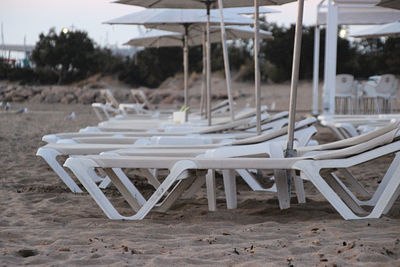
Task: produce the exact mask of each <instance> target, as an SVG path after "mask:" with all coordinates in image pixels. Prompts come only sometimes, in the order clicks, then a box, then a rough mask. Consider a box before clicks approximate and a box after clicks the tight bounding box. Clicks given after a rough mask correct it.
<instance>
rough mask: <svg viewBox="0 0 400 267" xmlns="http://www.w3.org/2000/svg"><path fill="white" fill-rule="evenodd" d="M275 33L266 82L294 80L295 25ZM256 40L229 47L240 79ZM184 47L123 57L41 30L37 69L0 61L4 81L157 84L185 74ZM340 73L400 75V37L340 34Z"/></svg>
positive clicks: (246, 73)
mask: <svg viewBox="0 0 400 267" xmlns="http://www.w3.org/2000/svg"><path fill="white" fill-rule="evenodd" d="M262 27H263V28H264V29H266V30H269V31H271V32H272V33H273V35H274V39H273V40H262V41H261V47H260V54H261V56H260V60H261V62H260V63H261V65H260V69H261V79H262V81H273V82H283V81H288V80H290V75H291V68H292V57H293V39H294V31H295V27H294V25H292V26H291V27H289V28H285V27H279V26H277V25H276V24H263V25H262ZM320 43H321V49H320V64H319V67H320V71H319V73H320V77H321V78H322V76H323V67H324V50H325V45H324V44H325V30H322V31H321V42H320ZM252 49H253V42H252V41H251V40H249V41H235V42H230V43H229V46H228V51H229V61H230V66H231V69H232V70H233V71H238V72H239V73H240V78H241V79H242V80H253V79H254V61H253V58H252ZM313 49H314V28H313V27H304V28H303V40H302V54H301V62H300V73H299V74H300V79H311V78H312V71H313ZM182 53H183V52H182V48H180V47H171V48H159V49H156V48H148V49H144V50H141V51H139V52H138V53H136V55H135V56H134V57H126V58H123V57H121V56H117V55H114V54H113V53H112V52H111V50H109V49H105V48H99V47H97V46H96V44H95V43H94V42H93V41H92V40H91V39H90V38H89V37H88V35H87V33H86V32H83V31H79V30H76V31H70V32H68V33H66V34H64V33H56V32H55V30H54V29H51V30H50V31H49V32H48V34H46V35H45V34H41V35H40V36H39V41H38V43H37V44H36V47H35V50H34V51H33V53H32V57H31V59H32V60H33V62H34V66H35V67H34V68H29V67H28V68H16V67H13V66H11V65H9V64H8V63H6V62H5V61H2V60H1V59H0V79H9V80H15V81H21V82H22V83H38V84H54V83H68V82H72V81H76V80H80V79H84V78H87V77H88V76H90V75H93V74H95V73H101V74H103V75H117V76H118V77H119V79H120V80H121V81H123V82H125V83H128V84H131V85H136V86H140V85H143V86H147V87H157V86H159V85H160V83H161V82H162V81H164V80H165V79H166V78H168V77H170V76H173V75H175V74H176V73H178V72H182V69H183V68H182V63H181V62H182V58H183V55H182ZM337 53H338V56H337V73H349V74H352V75H354V76H355V77H357V78H367V77H368V76H371V75H375V74H382V73H393V74H400V61H399V60H398V58H399V56H400V38H388V39H386V40H385V41H384V40H383V39H362V40H360V41H356V42H353V43H350V42H349V41H348V40H347V39H342V38H338V52H337ZM202 57H203V56H202V47H201V46H197V47H191V48H190V49H189V69H190V72H201V71H202V68H203V65H202ZM211 59H212V62H211V64H212V70H213V71H221V70H223V69H224V64H223V54H222V47H221V44H213V45H212V55H211Z"/></svg>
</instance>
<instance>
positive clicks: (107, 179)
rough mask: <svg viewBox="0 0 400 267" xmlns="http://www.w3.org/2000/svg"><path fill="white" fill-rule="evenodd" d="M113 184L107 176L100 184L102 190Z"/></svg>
mask: <svg viewBox="0 0 400 267" xmlns="http://www.w3.org/2000/svg"><path fill="white" fill-rule="evenodd" d="M110 183H111V180H110V178H109V177H108V176H107V177H105V178H104V180H103V181H102V182H101V183H100V184H99V187H100V188H101V189H106V188H107V187H108V186H109V185H110Z"/></svg>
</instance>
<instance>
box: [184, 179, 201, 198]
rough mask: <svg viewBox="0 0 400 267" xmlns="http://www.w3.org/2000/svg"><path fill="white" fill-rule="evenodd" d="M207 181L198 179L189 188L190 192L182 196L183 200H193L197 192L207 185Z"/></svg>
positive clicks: (187, 191)
mask: <svg viewBox="0 0 400 267" xmlns="http://www.w3.org/2000/svg"><path fill="white" fill-rule="evenodd" d="M205 182H206V180H205V179H196V180H195V181H194V182H193V184H192V185H191V186H190V187H189V189H188V190H186V191H185V193H184V194H183V195H182V196H181V198H182V199H190V198H192V197H193V196H194V195H195V194H196V193H197V192H199V190H200V188H201V187H202V186H203V185H204V184H205Z"/></svg>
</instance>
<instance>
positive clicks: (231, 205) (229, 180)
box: [222, 170, 237, 209]
mask: <svg viewBox="0 0 400 267" xmlns="http://www.w3.org/2000/svg"><path fill="white" fill-rule="evenodd" d="M222 175H223V177H224V188H225V195H226V206H227V208H228V209H236V208H237V191H236V177H235V172H234V170H223V171H222Z"/></svg>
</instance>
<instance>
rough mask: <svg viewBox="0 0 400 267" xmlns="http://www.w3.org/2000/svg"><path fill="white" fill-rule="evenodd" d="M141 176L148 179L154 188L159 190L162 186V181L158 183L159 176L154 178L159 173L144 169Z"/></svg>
mask: <svg viewBox="0 0 400 267" xmlns="http://www.w3.org/2000/svg"><path fill="white" fill-rule="evenodd" d="M141 174H142V175H143V176H144V177H145V178H146V179H147V181H148V182H149V184H151V185H152V186H154V188H158V187H159V186H160V181H158V179H157V176H154V174H157V172H152V171H150V169H142V170H141Z"/></svg>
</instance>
